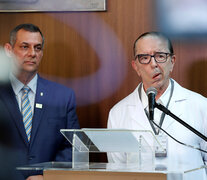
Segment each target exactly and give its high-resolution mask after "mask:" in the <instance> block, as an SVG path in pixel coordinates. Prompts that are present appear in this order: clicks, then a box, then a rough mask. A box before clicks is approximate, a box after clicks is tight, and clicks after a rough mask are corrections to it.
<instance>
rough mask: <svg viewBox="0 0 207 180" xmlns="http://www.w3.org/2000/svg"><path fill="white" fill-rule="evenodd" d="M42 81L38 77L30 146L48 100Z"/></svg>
mask: <svg viewBox="0 0 207 180" xmlns="http://www.w3.org/2000/svg"><path fill="white" fill-rule="evenodd" d="M43 81H44V80H43V79H42V78H40V77H39V76H38V80H37V90H36V96H35V104H34V115H33V120H32V133H31V141H30V143H31V145H32V143H33V141H34V139H35V136H36V133H37V130H38V127H39V124H40V122H41V120H42V115H43V112H44V111H45V103H44V102H46V99H47V98H48V95H47V91H46V87H45V84H44V83H43Z"/></svg>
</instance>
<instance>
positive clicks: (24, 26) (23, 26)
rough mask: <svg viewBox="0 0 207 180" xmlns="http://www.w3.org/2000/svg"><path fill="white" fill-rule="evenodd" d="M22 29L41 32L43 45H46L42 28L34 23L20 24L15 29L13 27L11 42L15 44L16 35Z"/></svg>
mask: <svg viewBox="0 0 207 180" xmlns="http://www.w3.org/2000/svg"><path fill="white" fill-rule="evenodd" d="M21 29H24V30H25V31H29V32H39V33H40V35H41V36H42V47H43V46H44V41H45V39H44V36H43V34H42V32H41V31H40V28H39V27H38V26H36V25H34V24H29V23H26V24H19V25H18V26H16V27H15V28H14V29H12V31H11V32H10V40H9V43H10V44H11V45H12V46H13V45H14V44H15V42H16V35H17V32H18V31H19V30H21Z"/></svg>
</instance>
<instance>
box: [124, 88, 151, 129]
mask: <svg viewBox="0 0 207 180" xmlns="http://www.w3.org/2000/svg"><path fill="white" fill-rule="evenodd" d="M138 87H139V86H138ZM138 87H137V88H136V89H135V90H134V92H133V93H132V96H131V97H130V98H131V99H130V100H129V101H128V103H127V104H126V106H127V107H126V108H128V110H129V116H131V117H132V121H134V123H135V124H137V125H136V126H134V128H133V127H132V128H133V129H136V127H141V129H140V130H143V129H144V130H150V131H152V128H151V126H150V123H149V120H148V118H147V116H146V114H145V111H144V108H143V105H142V103H141V100H140V97H139V93H138ZM134 123H133V124H134Z"/></svg>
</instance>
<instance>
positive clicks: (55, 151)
mask: <svg viewBox="0 0 207 180" xmlns="http://www.w3.org/2000/svg"><path fill="white" fill-rule="evenodd" d="M0 98H1V100H2V102H3V103H4V105H5V107H6V109H7V110H8V111H7V113H8V117H9V118H8V119H9V122H10V124H11V130H10V132H11V135H12V137H13V140H14V148H15V151H16V152H17V153H18V155H17V157H18V159H17V165H18V166H21V165H28V164H34V163H41V162H48V161H71V159H72V153H71V145H70V143H69V142H68V141H67V140H66V139H65V138H64V137H63V135H62V134H61V133H60V129H79V123H78V119H77V115H76V102H75V95H74V92H73V90H71V89H70V88H67V87H65V86H63V85H60V84H57V83H55V82H51V81H48V80H45V79H43V78H41V77H39V76H38V80H37V91H36V97H35V105H34V115H33V119H32V131H31V140H30V143H29V142H28V140H27V135H26V132H25V128H24V125H23V121H22V115H21V112H20V110H19V107H18V103H17V100H16V97H15V94H14V92H13V89H12V87H11V85H10V84H9V85H5V86H1V88H0ZM38 104H39V105H38ZM41 106H42V107H41Z"/></svg>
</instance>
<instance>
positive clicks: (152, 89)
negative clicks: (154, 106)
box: [146, 87, 157, 96]
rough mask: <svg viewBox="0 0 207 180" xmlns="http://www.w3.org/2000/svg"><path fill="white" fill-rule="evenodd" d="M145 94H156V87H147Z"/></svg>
mask: <svg viewBox="0 0 207 180" xmlns="http://www.w3.org/2000/svg"><path fill="white" fill-rule="evenodd" d="M146 93H147V96H148V95H149V94H154V95H155V96H156V95H157V89H156V88H154V87H149V88H148V89H147V92H146Z"/></svg>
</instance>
